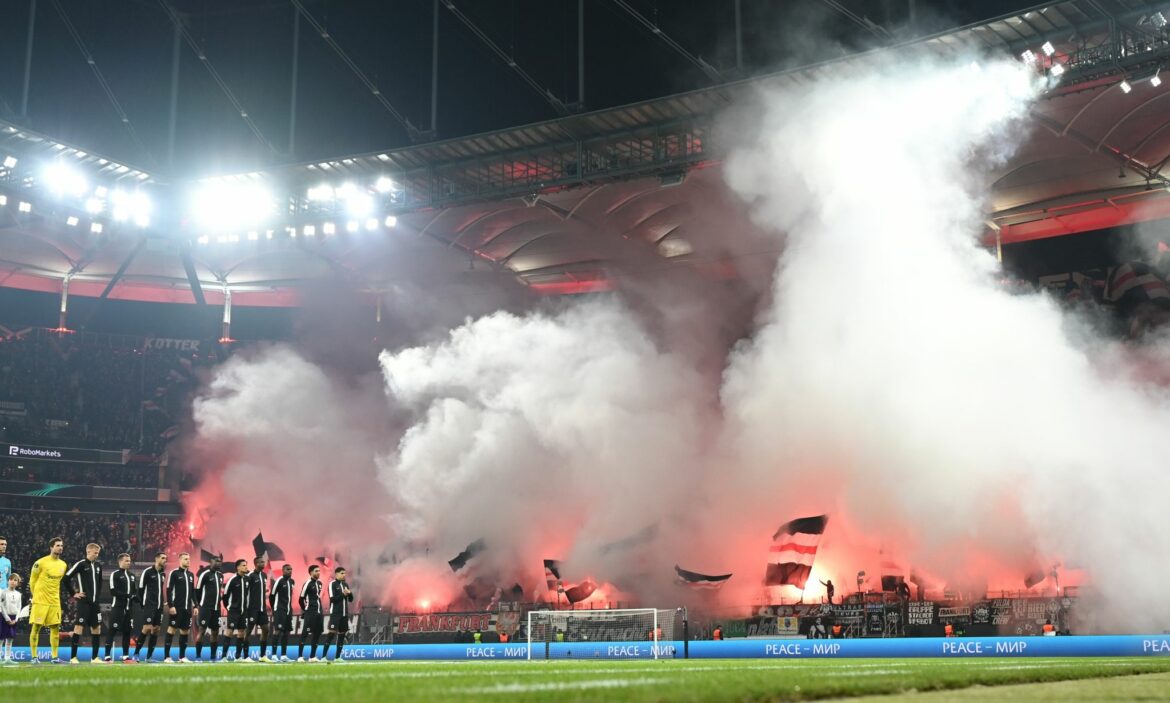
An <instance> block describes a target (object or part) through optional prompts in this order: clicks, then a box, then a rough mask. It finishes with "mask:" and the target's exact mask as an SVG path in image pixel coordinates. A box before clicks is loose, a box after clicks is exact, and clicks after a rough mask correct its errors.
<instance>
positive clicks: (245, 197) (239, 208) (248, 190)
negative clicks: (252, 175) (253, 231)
mask: <svg viewBox="0 0 1170 703" xmlns="http://www.w3.org/2000/svg"><path fill="white" fill-rule="evenodd" d="M275 211H276V199H275V198H274V197H273V195H272V193H271V192H270V191H269V190H268V189H267V188H265V187H264V186H263V185H261V184H259V183H227V182H223V181H217V182H212V183H207V184H204V185H203V186H201V187H200V188H199V189H198V190H196V191H195V193H194V195H193V196H192V199H191V215H192V217H193V219H194V220H195V221H196V223H197V224H198V225H199V226H201V227H206V228H208V229H243V228H245V227H254V226H256V225H258V224H260V223H262V222H264V221H265V220H267V219H268V218H269V217H271V216H272V215H273V214H274V213H275Z"/></svg>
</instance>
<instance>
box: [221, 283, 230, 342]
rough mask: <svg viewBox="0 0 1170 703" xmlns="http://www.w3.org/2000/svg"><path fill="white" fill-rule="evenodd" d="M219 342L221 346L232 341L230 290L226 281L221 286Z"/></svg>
mask: <svg viewBox="0 0 1170 703" xmlns="http://www.w3.org/2000/svg"><path fill="white" fill-rule="evenodd" d="M219 341H220V343H221V344H227V343H228V342H231V341H232V289H231V288H229V287H228V284H227V282H226V281H224V284H223V336H222V337H220V339H219Z"/></svg>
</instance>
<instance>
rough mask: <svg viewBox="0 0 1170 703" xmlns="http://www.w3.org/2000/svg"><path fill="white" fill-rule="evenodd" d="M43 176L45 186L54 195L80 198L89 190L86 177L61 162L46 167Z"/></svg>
mask: <svg viewBox="0 0 1170 703" xmlns="http://www.w3.org/2000/svg"><path fill="white" fill-rule="evenodd" d="M41 175H42V178H44V181H45V185H46V186H48V188H49V190H50V191H52V192H53V194H54V195H58V196H61V195H68V196H70V197H74V198H79V197H81V196H83V195H85V192H86V191H87V190H89V185H88V184H87V183H86V182H85V176H84V175H83V174H82V173H81V172H80V171H78V170H77V169H75V168H73V167H71V166H68V165H66V164H63V163H60V162H56V163H52V164H50V165H49V166H47V167H45V170H44V173H42V174H41Z"/></svg>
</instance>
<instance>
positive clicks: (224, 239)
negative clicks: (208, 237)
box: [215, 234, 228, 244]
mask: <svg viewBox="0 0 1170 703" xmlns="http://www.w3.org/2000/svg"><path fill="white" fill-rule="evenodd" d="M215 241H216V243H217V244H227V243H228V238H227V236H226V235H223V234H221V235H219V236H218V237H216V238H215Z"/></svg>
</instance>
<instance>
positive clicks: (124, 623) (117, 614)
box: [109, 608, 130, 632]
mask: <svg viewBox="0 0 1170 703" xmlns="http://www.w3.org/2000/svg"><path fill="white" fill-rule="evenodd" d="M109 624H110V629H111V630H113V631H114V632H129V631H130V609H129V608H110V623H109Z"/></svg>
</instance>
